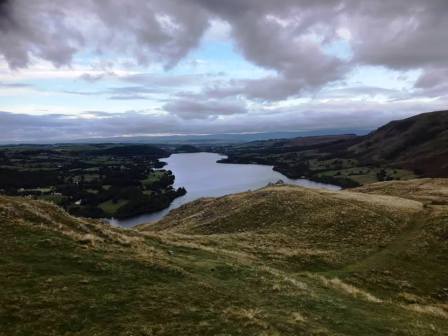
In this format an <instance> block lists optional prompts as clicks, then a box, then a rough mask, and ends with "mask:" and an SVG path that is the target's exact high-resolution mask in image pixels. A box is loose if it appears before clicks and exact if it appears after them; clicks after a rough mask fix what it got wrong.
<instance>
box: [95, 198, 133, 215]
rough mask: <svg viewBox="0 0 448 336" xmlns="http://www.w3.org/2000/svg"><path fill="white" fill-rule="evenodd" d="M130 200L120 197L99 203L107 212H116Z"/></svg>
mask: <svg viewBox="0 0 448 336" xmlns="http://www.w3.org/2000/svg"><path fill="white" fill-rule="evenodd" d="M127 202H128V201H126V200H124V199H119V200H117V201H116V202H114V201H112V200H108V201H106V202H103V203H101V204H100V205H99V207H100V208H101V209H103V211H104V212H105V213H106V214H110V215H111V214H114V213H115V212H116V211H117V210H118V209H119V208H120V207H122V206H123V205H125V204H126V203H127Z"/></svg>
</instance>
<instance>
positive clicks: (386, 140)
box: [349, 111, 448, 177]
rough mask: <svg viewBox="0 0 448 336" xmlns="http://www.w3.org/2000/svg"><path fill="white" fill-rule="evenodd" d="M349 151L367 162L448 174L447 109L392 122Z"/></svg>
mask: <svg viewBox="0 0 448 336" xmlns="http://www.w3.org/2000/svg"><path fill="white" fill-rule="evenodd" d="M349 150H350V151H351V152H353V153H355V154H356V156H359V157H361V158H362V159H364V160H366V161H372V162H377V163H389V164H393V165H396V166H399V167H403V168H406V169H409V170H412V171H415V172H416V173H417V174H419V175H423V176H427V177H448V111H439V112H430V113H423V114H420V115H417V116H414V117H411V118H408V119H404V120H398V121H392V122H390V123H388V124H386V125H385V126H383V127H380V128H379V129H378V130H376V131H374V132H372V133H370V134H368V135H367V136H365V137H363V138H362V139H361V141H360V143H358V144H356V145H354V146H352V147H350V149H349Z"/></svg>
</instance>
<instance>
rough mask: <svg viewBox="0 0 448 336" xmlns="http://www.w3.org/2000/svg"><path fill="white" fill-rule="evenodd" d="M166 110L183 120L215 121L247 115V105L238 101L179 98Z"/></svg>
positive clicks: (167, 106) (165, 107) (166, 106)
mask: <svg viewBox="0 0 448 336" xmlns="http://www.w3.org/2000/svg"><path fill="white" fill-rule="evenodd" d="M164 109H165V110H166V111H168V112H169V113H171V114H174V115H176V116H178V117H180V118H182V119H214V118H217V117H219V116H226V115H233V114H244V113H247V109H246V107H245V105H244V104H242V103H241V102H238V101H225V100H207V101H206V100H199V101H197V100H194V99H191V98H190V99H188V98H178V99H176V100H174V101H173V102H170V103H168V104H166V105H165V106H164Z"/></svg>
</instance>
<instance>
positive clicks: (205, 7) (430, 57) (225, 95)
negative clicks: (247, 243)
mask: <svg viewBox="0 0 448 336" xmlns="http://www.w3.org/2000/svg"><path fill="white" fill-rule="evenodd" d="M446 13H448V2H447V1H446V0H427V1H421V0H393V1H392V0H391V1H386V0H378V1H371V0H263V1H260V0H226V1H223V0H145V1H143V0H127V1H122V0H77V1H75V0H59V1H54V0H33V1H30V0H0V60H1V61H2V62H6V63H7V64H8V66H9V68H11V69H13V70H14V71H16V70H22V69H25V68H27V67H30V66H32V65H33V64H35V63H39V64H42V63H45V62H51V63H52V64H53V65H54V66H56V67H66V68H67V69H70V67H76V66H77V65H79V64H82V65H83V67H82V71H80V72H78V71H73V73H70V75H71V76H74V74H76V76H75V77H76V78H78V79H81V80H82V81H81V84H83V85H86V86H87V85H91V86H92V87H93V88H94V89H91V90H89V88H82V87H80V86H79V85H78V84H79V82H80V81H78V83H77V84H76V85H73V86H70V85H68V86H66V87H65V86H59V87H64V88H65V91H63V93H66V94H76V95H81V96H84V99H85V101H86V105H88V104H89V103H90V102H91V100H90V99H92V101H93V99H94V97H95V96H97V95H101V96H105V97H107V98H109V99H110V100H128V101H129V105H130V106H133V107H135V106H137V104H140V103H141V104H142V105H143V104H145V105H144V106H151V105H152V106H154V105H156V106H159V105H160V104H165V105H164V106H163V110H154V111H151V113H147V112H138V111H137V112H135V111H134V112H123V113H119V114H116V115H108V114H106V115H103V116H101V117H100V116H97V115H94V116H93V117H92V118H90V119H89V118H85V116H84V117H81V116H80V117H79V118H74V117H71V118H68V117H66V116H61V115H47V116H42V117H36V118H34V117H33V116H31V117H30V118H28V117H26V116H25V115H19V114H16V115H14V116H4V115H2V118H3V119H2V121H4V122H5V124H4V125H11V124H13V123H15V124H14V125H16V126H15V127H16V129H11V128H8V127H7V126H4V125H0V127H2V128H1V130H2V132H4V134H9V135H10V136H11V137H13V138H18V136H19V134H22V135H23V136H24V137H26V138H32V137H33V136H34V135H36V139H39V137H38V136H37V135H38V133H39V132H41V134H48V136H49V137H52V138H54V137H56V136H61V137H66V135H65V134H64V132H65V131H67V130H73V131H74V132H79V134H84V135H86V136H87V135H89V134H94V135H98V136H103V135H112V133H113V132H116V133H117V134H123V132H125V133H126V134H133V133H132V132H136V133H138V132H140V133H148V132H198V131H200V132H202V131H203V130H207V131H210V132H212V131H225V132H228V131H256V130H268V129H274V128H275V127H278V128H279V129H291V128H294V129H297V128H299V129H300V128H303V127H318V126H320V127H327V126H331V127H340V126H341V125H343V124H346V125H354V126H356V125H361V126H363V127H370V126H372V125H377V124H378V123H379V122H380V121H387V120H391V119H394V115H396V116H401V115H407V114H412V113H416V112H417V111H420V112H423V111H428V110H435V109H442V108H443V107H444V104H445V105H446V103H447V100H446V97H447V93H448V85H447V84H446V78H447V76H448V58H447V57H446V56H447V55H448V34H446V32H447V31H448V16H447V15H446ZM217 41H218V43H217ZM223 41H224V42H225V43H227V44H230V45H232V46H233V47H234V50H235V51H236V52H237V53H239V54H240V55H241V56H242V57H243V58H244V59H245V60H246V61H248V62H250V63H251V64H253V65H255V66H256V67H258V68H261V71H260V72H257V74H255V73H250V74H241V75H240V74H238V76H237V77H235V78H231V77H230V75H228V74H226V75H225V76H220V75H219V74H214V73H213V72H212V71H210V72H209V73H208V72H207V71H204V73H200V74H197V73H185V69H186V68H185V64H182V63H180V62H181V61H182V60H184V59H186V58H188V57H189V55H192V54H191V53H192V51H194V50H195V49H197V48H198V47H199V46H201V44H202V43H205V44H207V43H210V45H211V46H212V47H214V46H215V43H217V44H219V43H222V42H223ZM207 52H209V51H207ZM213 52H216V51H213ZM218 52H219V49H218ZM197 56H198V55H193V56H192V57H197ZM202 56H204V55H200V57H201V58H202ZM91 60H95V62H97V61H98V60H99V62H100V64H103V65H104V66H103V67H101V66H100V68H101V69H96V70H95V71H91V72H89V70H88V69H89V68H88V67H86V66H85V64H86V63H89V62H90V61H91ZM187 61H188V60H187ZM206 61H208V60H206ZM92 62H93V61H92ZM114 62H116V63H117V64H118V65H119V67H120V68H121V70H123V68H124V71H121V72H120V71H116V69H115V68H114V66H113V64H114ZM196 62H197V61H196ZM179 63H180V65H179V67H178V68H176V69H174V70H172V71H170V69H173V68H174V67H175V66H176V65H177V64H179ZM190 63H191V62H190ZM193 63H195V62H193ZM205 64H206V65H204V66H202V65H201V66H200V67H197V68H200V69H203V68H205V69H208V67H213V64H212V63H210V64H209V63H205ZM136 65H138V66H136ZM372 66H374V67H376V68H384V69H392V70H395V71H396V72H397V73H398V74H400V73H402V74H403V73H405V72H407V71H410V72H415V73H417V74H421V75H420V77H419V78H418V79H417V81H416V82H415V87H414V88H408V86H412V85H413V84H412V83H411V84H409V85H408V83H407V84H406V85H405V86H406V87H405V88H403V87H402V86H400V85H398V84H397V85H395V88H390V87H393V85H385V87H380V86H381V85H378V86H377V84H378V83H376V82H378V81H376V82H375V80H372V83H373V84H363V83H362V84H359V85H358V87H356V85H357V84H353V83H352V86H350V87H348V86H345V85H344V81H347V82H350V81H349V80H348V79H347V77H349V76H350V75H352V74H353V72H355V71H356V69H364V70H365V69H366V68H372ZM189 67H190V69H191V64H190V65H189ZM161 68H165V69H167V70H168V71H166V72H165V73H162V74H160V73H156V71H154V72H152V71H153V69H161ZM187 68H188V67H187ZM130 69H133V70H135V69H138V70H137V71H142V72H141V73H135V72H131V71H130ZM98 70H99V71H98ZM212 70H214V69H212ZM220 70H221V69H219V70H217V71H220ZM237 70H239V69H229V73H236V71H237ZM145 71H146V72H145ZM201 71H202V70H201ZM243 71H244V69H243ZM386 71H387V70H386ZM62 72H63V70H57V71H54V72H52V73H51V76H56V74H57V73H59V74H60V73H62ZM12 73H13V72H12ZM17 73H18V72H17ZM259 73H262V75H260V74H259ZM366 73H367V74H369V72H368V70H366ZM251 75H252V77H251ZM36 76H37V75H36ZM366 76H367V75H366ZM49 77H50V76H49ZM36 78H40V77H36ZM387 80H389V81H393V79H390V78H384V77H383V82H387ZM22 82H23V81H22V80H20V82H19V80H18V79H17V78H13V79H12V80H11V78H9V79H8V81H7V82H6V81H4V82H1V83H0V89H2V90H5V91H7V90H8V89H14V88H16V89H17V88H24V87H25V86H27V85H29V84H28V83H22ZM48 82H49V81H48ZM32 83H33V87H34V85H35V82H32ZM47 85H48V90H46V89H43V90H42V91H45V93H48V94H49V95H50V94H51V93H56V94H57V93H60V92H56V91H57V88H56V89H55V86H54V87H52V86H51V84H49V83H47ZM42 86H43V87H44V86H45V85H44V84H42ZM59 87H58V88H59ZM38 89H39V88H36V90H38ZM52 90H53V91H55V92H53V91H52ZM9 91H12V90H9ZM9 91H8V92H9ZM161 95H163V98H161V97H160V96H161ZM303 97H305V98H308V99H309V100H310V102H308V103H306V104H302V105H295V104H294V100H295V99H296V98H303ZM352 98H353V99H352ZM151 99H154V101H152V104H151ZM161 99H163V101H161ZM132 100H135V101H137V102H136V103H135V105H131V104H133V102H132ZM155 100H157V101H155ZM146 104H147V105H146ZM385 104H388V105H387V106H386V105H385ZM49 105H51V104H49ZM92 106H97V105H95V104H92ZM279 106H283V107H282V108H280V107H279ZM284 106H293V107H288V109H285V108H284ZM87 108H88V107H87ZM289 108H290V109H289ZM3 109H7V110H9V109H11V108H10V107H9V106H8V107H7V108H5V106H3ZM332 109H333V110H332ZM392 109H396V112H395V114H394V113H393V112H392ZM21 110H24V108H22V109H21ZM319 111H321V113H319ZM331 111H333V116H332V114H331V113H332V112H331ZM104 113H106V112H104ZM126 118H128V120H127V119H126ZM350 118H351V119H350ZM21 122H23V127H22V125H21V124H20V123H21ZM77 123H78V124H77ZM120 127H122V128H123V131H121V130H120ZM60 130H63V131H60ZM201 130H202V131H201ZM58 132H60V133H58ZM56 133H57V134H56Z"/></svg>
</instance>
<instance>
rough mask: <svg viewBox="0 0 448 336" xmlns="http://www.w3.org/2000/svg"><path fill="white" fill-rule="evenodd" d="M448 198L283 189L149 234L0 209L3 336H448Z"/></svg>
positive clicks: (177, 214)
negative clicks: (447, 266)
mask: <svg viewBox="0 0 448 336" xmlns="http://www.w3.org/2000/svg"><path fill="white" fill-rule="evenodd" d="M413 190H415V192H413ZM447 190H448V181H447V180H443V179H442V180H433V179H427V180H423V181H421V180H414V181H406V182H399V183H398V184H397V183H396V182H387V183H379V184H375V185H372V186H369V187H364V188H362V189H359V190H355V191H350V192H348V191H344V192H340V193H334V192H328V191H317V190H308V189H303V188H299V187H288V186H275V187H269V188H264V189H261V190H258V191H254V192H248V193H242V194H237V195H231V196H226V197H221V198H217V199H202V200H198V201H196V202H194V203H191V204H187V205H185V206H183V207H181V208H179V209H177V210H175V211H173V212H172V213H171V215H170V216H169V217H168V218H166V219H165V220H163V221H162V222H159V223H157V224H156V225H153V226H141V227H139V229H138V230H123V229H118V228H112V227H109V226H106V225H104V224H102V223H101V222H98V221H91V220H84V219H77V218H74V217H71V216H69V215H67V214H66V213H65V212H64V211H63V210H61V209H60V208H57V207H56V206H54V205H51V204H49V203H45V202H39V201H33V200H30V199H24V198H12V197H0V234H1V236H2V238H3V239H2V244H1V245H0V287H1V288H2V290H1V291H0V326H1V328H0V335H8V336H9V335H369V336H370V335H448V307H447V305H446V302H447V300H448V272H447V269H446V265H447V264H448V253H447V252H448V205H447V203H448V192H447Z"/></svg>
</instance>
